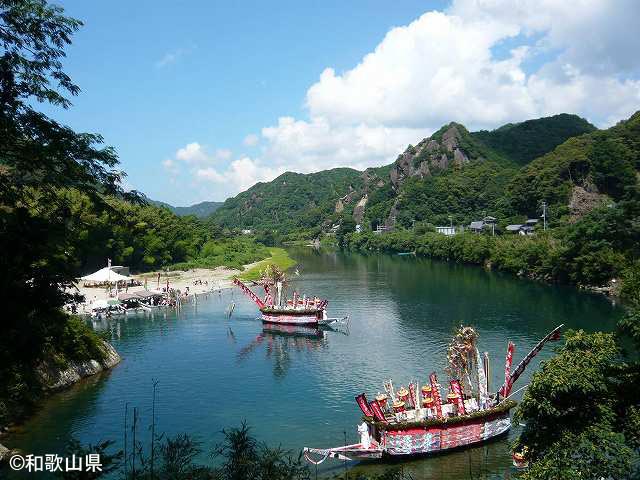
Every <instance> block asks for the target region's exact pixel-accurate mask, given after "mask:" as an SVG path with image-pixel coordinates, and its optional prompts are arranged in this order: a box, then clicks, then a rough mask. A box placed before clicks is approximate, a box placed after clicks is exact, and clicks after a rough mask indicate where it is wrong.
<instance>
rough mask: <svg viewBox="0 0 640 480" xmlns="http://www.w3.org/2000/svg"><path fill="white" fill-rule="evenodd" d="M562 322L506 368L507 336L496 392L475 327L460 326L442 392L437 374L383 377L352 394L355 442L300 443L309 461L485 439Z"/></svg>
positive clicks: (501, 421) (500, 430)
mask: <svg viewBox="0 0 640 480" xmlns="http://www.w3.org/2000/svg"><path fill="white" fill-rule="evenodd" d="M561 328H562V325H560V326H559V327H557V328H555V329H554V330H553V331H551V332H550V333H549V334H548V335H546V336H545V337H544V338H543V339H542V340H540V342H538V344H537V345H536V346H535V348H533V350H531V351H530V352H529V353H528V354H527V355H526V356H525V357H524V358H523V359H522V361H521V362H520V363H519V364H518V366H517V367H516V368H515V369H514V370H513V371H512V370H511V365H512V361H513V352H514V345H513V343H511V342H509V344H508V347H507V356H506V360H505V379H504V383H503V384H502V386H501V387H500V389H499V390H498V391H497V392H494V393H490V391H489V381H488V379H489V357H488V354H487V353H486V352H485V353H484V354H482V355H481V354H480V352H479V350H478V348H477V346H476V342H477V337H478V336H477V333H476V332H475V330H474V329H473V328H471V327H460V329H459V330H458V331H457V332H456V334H455V336H454V338H453V340H452V342H451V344H450V345H449V349H448V352H447V353H448V355H447V356H448V360H449V362H448V363H449V366H448V368H447V373H448V374H449V377H450V380H449V382H448V386H447V388H446V390H445V391H446V392H447V393H446V394H445V395H444V396H443V395H442V390H443V386H442V385H441V384H440V383H438V377H437V374H436V373H435V372H434V373H431V375H430V376H429V379H428V381H426V382H424V384H422V385H421V384H420V382H419V381H417V380H412V381H411V382H409V384H408V385H407V386H406V387H404V386H402V387H401V388H400V389H398V390H396V389H395V388H394V386H393V382H392V381H391V380H387V381H385V382H384V393H380V392H379V393H378V394H377V395H376V396H375V399H374V400H373V401H371V402H369V401H368V400H367V396H366V394H365V393H361V394H360V395H358V396H357V397H356V402H357V404H358V406H359V407H360V409H361V410H362V413H363V417H362V419H363V421H362V423H361V424H360V425H358V433H359V435H360V442H359V443H355V444H351V445H344V446H340V447H334V448H325V449H321V448H309V447H305V448H304V449H303V452H304V456H305V458H306V459H307V460H308V461H309V462H311V463H314V464H319V463H322V462H324V461H325V460H326V459H327V458H337V459H340V460H358V459H360V460H362V459H379V458H382V457H383V456H391V457H406V456H411V455H425V454H430V453H436V452H442V451H447V450H452V449H457V448H463V447H466V446H470V445H474V444H479V443H483V442H486V441H489V440H491V439H494V438H497V437H499V436H501V435H504V434H506V433H507V432H508V431H509V429H510V428H511V415H510V412H511V410H512V409H513V408H514V407H515V406H516V405H517V403H516V402H515V401H514V400H512V399H511V398H510V397H511V396H512V395H513V393H515V392H513V393H512V387H513V384H514V383H515V381H516V380H517V379H518V378H519V377H520V375H521V374H522V372H523V371H524V370H525V368H526V367H527V365H528V364H529V363H530V362H531V360H532V359H533V357H535V356H536V354H537V353H538V352H539V351H540V350H541V349H542V347H543V346H544V344H545V343H546V342H547V341H550V340H557V339H559V337H560V329H561Z"/></svg>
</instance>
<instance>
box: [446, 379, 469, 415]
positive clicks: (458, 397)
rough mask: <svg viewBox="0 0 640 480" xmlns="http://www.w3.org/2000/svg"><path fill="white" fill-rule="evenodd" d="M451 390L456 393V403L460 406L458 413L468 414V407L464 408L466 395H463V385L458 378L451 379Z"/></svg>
mask: <svg viewBox="0 0 640 480" xmlns="http://www.w3.org/2000/svg"><path fill="white" fill-rule="evenodd" d="M449 384H450V385H451V391H452V392H453V393H454V394H455V395H456V404H457V406H458V415H466V414H467V409H466V408H464V397H463V395H462V387H461V386H460V382H459V381H458V380H451V382H449Z"/></svg>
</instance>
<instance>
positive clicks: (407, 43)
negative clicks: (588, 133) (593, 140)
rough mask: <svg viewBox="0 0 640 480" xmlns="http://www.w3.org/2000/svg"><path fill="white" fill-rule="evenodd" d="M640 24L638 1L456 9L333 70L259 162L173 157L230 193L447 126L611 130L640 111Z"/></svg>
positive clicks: (398, 146) (373, 161)
mask: <svg viewBox="0 0 640 480" xmlns="http://www.w3.org/2000/svg"><path fill="white" fill-rule="evenodd" d="M638 24H640V1H637V0H617V1H610V0H575V1H571V2H567V1H566V0H518V1H512V0H454V1H453V3H452V4H451V6H450V7H449V8H448V9H446V10H444V11H431V12H426V13H424V14H423V15H421V16H420V17H419V18H417V19H415V20H414V21H412V22H410V23H409V24H408V25H404V26H399V27H395V28H392V29H391V30H389V31H388V32H387V33H386V35H385V36H384V37H383V38H382V39H381V41H380V43H379V44H378V45H376V46H375V48H372V50H371V52H370V53H368V54H367V55H365V56H364V57H363V58H362V59H361V60H360V62H359V63H358V64H357V65H354V66H353V67H352V68H350V69H347V70H346V71H337V70H336V69H335V68H333V67H332V66H330V65H327V66H326V68H325V69H324V70H323V71H322V72H319V77H318V80H317V81H316V82H315V83H314V84H313V85H310V86H309V88H308V90H307V92H306V95H305V98H304V106H305V114H304V115H301V116H300V118H293V117H280V118H278V119H277V120H274V122H273V124H272V125H269V126H266V127H264V128H263V129H262V131H261V132H260V136H258V135H255V134H250V135H247V136H246V137H245V139H244V141H243V144H244V146H247V147H254V146H256V145H259V154H258V155H257V156H255V158H249V157H240V158H236V159H235V160H231V159H232V158H233V156H232V155H231V153H229V156H228V157H227V159H226V160H222V161H221V159H220V155H219V154H216V153H213V154H208V153H207V152H206V149H204V148H203V147H202V146H201V145H200V144H199V143H191V144H188V145H186V146H185V147H184V148H183V149H180V150H179V151H178V152H177V153H176V155H175V158H176V159H177V160H181V161H184V162H186V163H187V164H189V165H194V166H197V169H196V170H194V174H195V176H196V178H198V179H199V181H202V182H205V181H206V182H209V183H212V184H216V185H220V188H224V189H225V190H224V191H225V192H229V193H230V194H233V193H237V192H238V191H240V190H242V189H245V188H247V187H249V186H251V184H252V182H257V181H264V180H271V179H272V178H273V177H275V176H276V175H278V174H279V173H281V172H282V171H285V170H294V171H299V172H312V171H317V170H321V169H325V168H331V167H336V166H350V167H355V168H365V167H368V166H376V165H382V164H385V163H389V162H391V161H393V160H394V159H395V157H396V156H397V155H398V153H400V152H401V151H402V150H404V148H406V146H407V145H408V144H409V143H411V144H415V143H417V142H418V141H420V140H421V139H422V138H423V137H424V136H426V135H429V134H430V133H432V132H433V131H435V130H436V129H438V128H439V127H441V126H442V125H443V124H446V123H448V122H450V121H457V122H460V123H462V124H464V125H466V126H467V127H468V128H470V129H472V130H475V129H481V128H488V129H492V128H495V127H498V126H500V125H502V124H504V123H507V122H519V121H523V120H526V119H530V118H535V117H540V116H547V115H553V114H557V113H562V112H567V113H576V114H578V115H581V116H584V117H585V118H587V119H588V120H589V121H591V122H592V123H594V124H596V125H598V126H599V127H607V126H610V125H612V124H613V123H615V122H617V121H619V120H620V119H623V118H626V117H628V116H630V115H631V114H632V113H633V112H634V111H636V110H638V109H639V108H640V55H638V53H637V52H638V51H640V35H637V34H636V30H637V26H638ZM215 159H218V160H217V161H218V162H219V163H220V164H218V165H215V166H214V165H213V164H214V161H215Z"/></svg>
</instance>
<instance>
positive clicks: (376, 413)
mask: <svg viewBox="0 0 640 480" xmlns="http://www.w3.org/2000/svg"><path fill="white" fill-rule="evenodd" d="M369 407H371V410H372V411H373V417H374V418H375V419H376V420H377V421H379V422H385V423H386V422H387V419H386V418H384V413H383V412H382V407H380V402H378V400H374V401H373V402H371V403H370V404H369Z"/></svg>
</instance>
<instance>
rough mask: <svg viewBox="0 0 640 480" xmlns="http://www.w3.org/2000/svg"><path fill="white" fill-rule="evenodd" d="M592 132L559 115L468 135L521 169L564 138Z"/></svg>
mask: <svg viewBox="0 0 640 480" xmlns="http://www.w3.org/2000/svg"><path fill="white" fill-rule="evenodd" d="M594 130H596V127H594V126H593V125H591V124H590V123H589V122H587V121H586V120H585V119H584V118H581V117H578V116H577V115H569V114H567V113H561V114H560V115H554V116H553V117H547V118H539V119H537V120H527V121H526V122H521V123H508V124H506V125H503V126H502V127H500V128H497V129H496V130H492V131H487V130H481V131H479V132H474V133H472V134H471V135H472V136H473V137H475V138H477V139H478V140H480V141H481V142H482V143H484V144H485V145H487V146H488V147H489V148H491V149H492V150H494V151H495V152H497V153H499V154H502V155H504V156H505V157H507V158H509V159H511V160H513V161H514V162H516V163H518V164H519V165H524V164H527V163H529V162H530V161H531V160H533V159H534V158H538V157H540V156H542V155H544V154H545V153H547V152H549V151H551V150H553V149H554V148H555V147H556V146H557V145H560V144H561V143H563V142H564V141H565V140H566V139H567V138H571V137H576V136H578V135H582V134H583V133H588V132H592V131H594Z"/></svg>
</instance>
